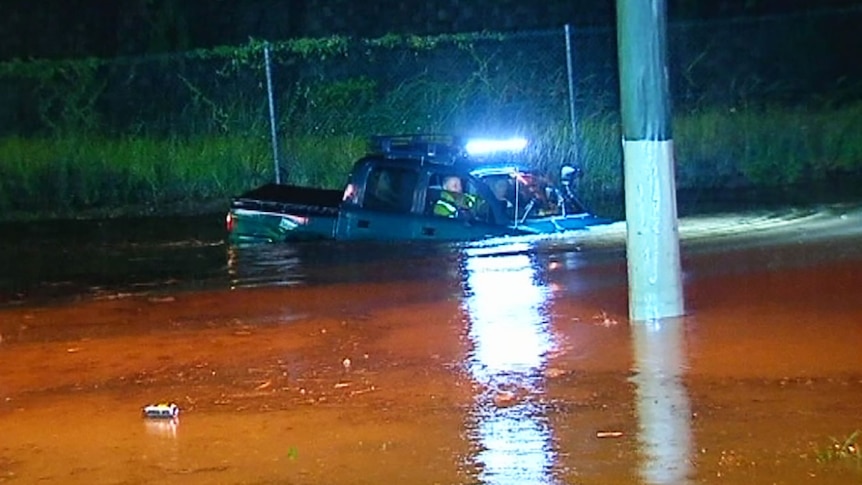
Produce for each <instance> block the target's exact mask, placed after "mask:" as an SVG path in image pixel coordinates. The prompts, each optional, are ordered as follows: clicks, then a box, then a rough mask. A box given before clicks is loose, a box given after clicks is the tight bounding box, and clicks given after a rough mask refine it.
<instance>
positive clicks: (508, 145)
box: [464, 138, 527, 155]
mask: <svg viewBox="0 0 862 485" xmlns="http://www.w3.org/2000/svg"><path fill="white" fill-rule="evenodd" d="M526 146H527V140H525V139H523V138H509V139H508V140H490V139H476V140H470V141H468V142H467V145H466V146H465V147H464V148H465V149H466V150H467V153H469V154H470V155H487V154H489V153H495V152H520V151H521V150H523V149H524V148H526Z"/></svg>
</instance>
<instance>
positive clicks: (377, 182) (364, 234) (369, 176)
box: [336, 164, 419, 240]
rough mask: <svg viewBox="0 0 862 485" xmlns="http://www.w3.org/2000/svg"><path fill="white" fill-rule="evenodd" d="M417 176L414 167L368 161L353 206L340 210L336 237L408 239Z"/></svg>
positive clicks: (410, 235) (410, 234) (410, 233)
mask: <svg viewBox="0 0 862 485" xmlns="http://www.w3.org/2000/svg"><path fill="white" fill-rule="evenodd" d="M418 178H419V175H418V172H417V171H416V169H415V168H413V167H410V166H406V167H405V166H398V165H389V164H371V165H370V166H369V167H368V168H367V172H366V174H365V186H364V188H363V189H362V193H361V194H360V195H359V201H358V203H357V204H355V205H351V206H345V207H343V209H342V211H341V212H340V213H339V217H338V227H337V228H336V233H337V237H338V238H339V239H381V240H383V239H410V238H411V237H412V231H411V230H410V224H409V222H410V219H411V218H412V216H413V214H412V211H413V207H414V203H415V195H416V184H417V181H418Z"/></svg>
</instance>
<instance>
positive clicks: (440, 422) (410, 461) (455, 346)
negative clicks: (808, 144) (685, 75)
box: [0, 206, 862, 485]
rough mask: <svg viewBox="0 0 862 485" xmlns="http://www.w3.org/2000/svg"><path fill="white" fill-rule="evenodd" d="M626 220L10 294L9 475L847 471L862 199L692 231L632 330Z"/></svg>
mask: <svg viewBox="0 0 862 485" xmlns="http://www.w3.org/2000/svg"><path fill="white" fill-rule="evenodd" d="M622 231H623V229H622V226H620V225H614V226H611V227H608V228H605V229H602V230H598V231H594V232H593V233H590V234H587V235H583V234H582V235H570V236H566V237H557V238H553V239H551V240H545V241H531V240H523V241H519V240H506V241H501V242H497V243H494V244H483V245H475V246H463V247H451V248H439V247H438V248H427V251H426V250H424V249H422V248H412V249H409V250H407V251H404V250H403V249H397V250H396V249H395V248H394V247H392V246H388V247H387V246H386V245H381V246H379V247H377V248H376V249H375V248H371V249H367V248H366V250H368V251H369V253H368V256H367V257H366V258H365V259H361V260H349V259H348V260H339V259H338V258H336V259H334V260H331V259H330V260H326V262H325V263H320V264H318V265H316V266H315V263H313V262H309V261H310V260H313V259H314V258H313V257H311V256H309V254H318V253H315V251H318V252H321V251H322V252H328V251H331V250H334V249H338V250H342V251H346V250H348V248H347V247H345V246H324V249H320V248H319V247H317V248H315V247H310V246H302V247H300V248H299V249H295V248H291V247H289V246H286V245H285V246H283V248H286V249H278V248H276V249H273V248H271V247H270V248H261V247H250V248H235V247H228V246H224V245H223V244H220V243H218V242H215V241H213V242H211V243H207V242H206V241H203V242H202V243H201V244H198V245H197V247H205V248H214V249H206V251H215V252H217V253H218V254H220V255H221V256H220V258H222V260H221V261H220V262H219V263H218V265H217V267H216V268H215V269H212V268H210V269H206V268H204V269H199V271H198V270H196V272H192V273H191V274H193V275H192V276H189V277H188V280H187V281H185V284H180V285H175V284H173V282H174V281H175V280H176V279H177V278H175V276H174V275H172V274H170V271H169V269H165V267H167V266H168V265H169V262H170V259H161V260H159V261H160V263H159V264H161V265H163V267H162V268H161V269H160V270H163V271H164V272H165V273H164V274H161V273H159V275H161V276H159V275H157V276H158V277H155V278H152V277H151V276H152V275H151V276H147V277H146V278H145V279H147V281H150V282H151V283H150V284H148V285H144V286H142V287H140V286H139V287H135V288H137V289H135V288H132V289H129V288H127V287H122V285H116V284H115V285H114V286H113V287H112V288H114V290H111V289H110V288H109V289H108V290H106V289H105V287H104V286H100V285H98V284H97V283H98V282H97V281H96V282H94V281H90V280H87V279H86V278H83V279H84V280H86V283H87V284H91V285H93V286H92V287H93V288H99V291H85V292H77V293H75V292H67V293H66V294H63V295H61V296H59V297H58V296H56V295H54V296H53V297H52V298H33V297H28V296H27V295H28V294H29V293H28V291H31V290H32V288H33V287H34V286H33V285H30V284H29V283H28V284H27V285H23V286H25V288H23V289H22V288H21V287H16V288H13V289H12V290H8V292H9V293H8V294H9V295H13V296H12V297H9V298H7V302H6V303H7V304H5V305H4V306H3V307H2V308H0V339H2V340H0V364H2V365H0V483H22V484H24V483H62V484H85V483H86V484H93V483H100V484H135V483H176V484H198V483H200V484H204V483H237V484H248V483H251V484H255V483H260V484H270V483H272V484H275V483H289V484H381V483H399V484H400V483H404V484H462V483H464V484H467V483H471V484H472V483H482V484H686V483H692V484H693V483H702V484H797V483H811V484H842V485H845V484H848V483H860V481H862V458H860V455H859V451H858V445H856V446H857V447H856V448H854V447H853V445H854V444H856V443H858V441H857V440H856V439H853V436H852V435H853V433H854V431H856V430H860V429H862V369H860V364H862V350H860V349H862V292H860V283H862V211H860V210H859V209H858V207H852V206H850V207H843V206H833V207H828V208H824V209H821V210H813V211H807V212H801V213H800V212H792V211H791V212H788V213H782V214H775V213H772V214H768V215H758V214H748V215H738V214H737V215H730V216H727V217H718V216H716V217H712V218H710V217H700V218H689V219H685V220H683V222H682V224H681V233H682V236H683V244H682V254H683V268H684V284H685V299H686V309H687V315H686V316H685V317H682V318H679V319H668V320H664V321H659V322H651V323H646V324H640V323H639V324H630V323H629V321H628V320H627V295H626V285H625V282H626V277H625V272H626V267H625V258H624V252H623V248H624V245H623V239H622V238H623V232H622ZM88 244H89V243H88ZM123 244H125V243H123ZM123 244H121V243H120V242H117V241H113V242H111V243H110V244H109V247H110V248H114V247H117V246H123ZM88 247H89V246H88ZM124 247H131V248H133V249H134V250H136V251H139V250H140V247H139V246H138V245H136V244H126V246H124ZM165 247H167V248H169V250H171V251H173V250H176V251H179V250H180V249H176V248H177V247H179V248H183V247H185V246H183V245H167V246H165ZM6 249H7V250H9V251H12V249H10V247H7V248H6ZM103 249H105V248H103ZM15 250H16V251H20V252H19V253H15V254H16V256H15V259H17V260H20V259H21V258H25V259H26V257H29V256H26V255H27V254H29V253H27V252H26V250H25V249H21V248H18V249H15ZM267 251H282V252H281V253H276V254H278V255H279V256H278V257H277V258H273V257H270V256H267V257H264V258H263V259H261V256H260V254H262V253H265V252H267ZM398 251H402V252H401V253H398ZM100 252H102V253H106V254H107V256H105V257H110V254H109V253H111V252H110V251H107V250H100ZM393 252H394V253H397V254H396V256H397V257H391V256H386V254H389V253H393ZM183 254H185V253H183ZM429 254H430V255H429ZM22 255H23V256H22ZM124 257H125V256H117V259H118V260H120V259H123V258H124ZM255 258H257V259H255ZM267 258H269V259H267ZM303 258H305V259H304V260H303ZM7 263H8V264H9V265H13V263H14V261H12V260H11V259H10V260H9V261H7ZM106 264H108V265H110V263H106ZM255 265H257V266H258V267H259V266H261V265H263V266H266V267H269V268H270V269H269V271H272V272H274V273H269V276H266V275H265V274H264V275H263V276H261V275H262V274H263V273H261V272H258V273H255V274H251V275H248V274H246V275H245V276H243V274H244V272H247V271H251V272H252V273H254V271H252V270H250V269H249V268H250V267H254V266H255ZM23 266H26V265H25V264H21V265H20V266H14V267H15V268H20V267H23ZM46 266H51V265H50V264H48V265H46ZM143 266H146V264H143ZM151 266H152V264H151ZM290 268H292V269H290ZM133 273H134V272H133V271H131V270H129V271H128V274H129V278H131V279H134V278H135V277H136V276H134V275H133ZM272 274H275V275H277V276H276V277H273V276H272ZM286 274H287V276H285V275H286ZM194 275H205V276H201V279H204V280H208V281H209V284H199V285H197V286H196V284H195V277H194ZM214 275H215V276H214ZM73 276H74V275H73ZM73 276H68V275H67V276H63V277H58V281H60V280H62V281H63V282H65V283H64V284H66V285H67V286H68V285H69V284H70V283H69V279H74V277H73ZM27 278H28V281H31V280H32V281H35V280H38V279H39V278H40V277H39V276H38V275H37V276H33V275H32V274H31V275H29V276H27ZM159 278H161V279H159ZM13 279H14V278H13ZM49 279H50V278H49ZM96 279H98V278H96ZM103 279H111V278H106V277H103ZM153 280H157V281H161V284H152V281H153ZM9 281H11V280H9ZM57 284H58V283H56V282H55V283H52V284H51V285H50V286H52V287H54V286H56V285H57ZM9 285H11V286H15V285H14V284H13V283H10V284H9ZM72 286H74V284H72ZM132 286H134V285H132ZM22 295H23V296H22ZM155 402H174V403H176V404H178V405H179V407H180V409H181V411H180V414H179V417H178V419H176V420H154V419H144V418H143V417H142V416H141V407H142V406H143V405H145V404H148V403H155ZM860 441H862V440H860Z"/></svg>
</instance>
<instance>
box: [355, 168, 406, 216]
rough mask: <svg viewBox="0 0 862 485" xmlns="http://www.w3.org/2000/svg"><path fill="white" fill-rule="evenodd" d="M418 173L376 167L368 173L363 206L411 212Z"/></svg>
mask: <svg viewBox="0 0 862 485" xmlns="http://www.w3.org/2000/svg"><path fill="white" fill-rule="evenodd" d="M417 178H418V177H417V174H416V172H415V171H413V170H409V169H401V168H396V167H374V168H372V169H371V171H370V172H369V173H368V182H367V184H366V187H365V198H364V201H363V207H365V208H366V209H374V210H386V211H394V212H410V210H411V209H412V208H413V193H414V190H415V189H416V181H417Z"/></svg>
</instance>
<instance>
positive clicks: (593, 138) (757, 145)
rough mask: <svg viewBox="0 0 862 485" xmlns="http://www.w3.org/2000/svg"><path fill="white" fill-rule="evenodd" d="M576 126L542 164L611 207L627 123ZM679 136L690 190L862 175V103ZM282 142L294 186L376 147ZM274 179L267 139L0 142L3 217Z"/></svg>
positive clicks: (347, 139) (170, 199) (285, 176)
mask: <svg viewBox="0 0 862 485" xmlns="http://www.w3.org/2000/svg"><path fill="white" fill-rule="evenodd" d="M338 102H339V103H341V102H343V101H338ZM577 128H578V133H577V142H576V143H572V142H571V133H570V130H569V128H568V127H561V128H558V129H554V128H553V127H551V128H547V129H546V131H544V132H538V136H537V137H534V139H533V146H534V151H533V153H531V156H532V157H534V158H535V159H536V160H537V161H539V162H540V165H542V164H543V165H544V166H543V168H546V169H547V170H548V172H550V173H552V174H553V173H555V172H556V170H558V167H559V165H560V163H562V162H563V161H568V162H572V161H576V162H578V163H580V164H581V165H582V166H583V167H584V169H585V172H586V175H585V177H584V179H583V180H582V184H581V190H582V191H583V192H584V197H585V199H586V200H587V201H588V202H594V203H597V204H601V202H602V201H603V200H606V198H607V197H609V196H618V195H619V193H620V191H621V187H622V175H621V172H622V170H621V160H620V157H621V155H620V143H619V122H618V120H617V118H616V116H614V115H612V114H604V115H601V114H599V115H597V116H595V117H593V118H587V119H584V120H583V121H581V123H580V124H579V125H578V127H577ZM674 131H675V134H674V142H675V151H676V163H677V186H678V187H679V188H683V189H703V190H721V189H727V188H752V187H753V188H765V189H770V188H780V187H788V186H796V185H800V184H801V185H805V184H816V183H818V182H822V181H824V180H828V179H829V178H832V177H836V176H841V175H843V174H853V175H857V176H858V174H860V173H862V137H860V136H858V135H857V134H858V133H862V103H855V104H851V105H847V106H843V107H840V108H832V109H829V110H825V109H824V110H822V111H814V110H812V109H810V108H805V109H803V108H794V109H780V108H774V107H773V108H768V109H759V110H741V109H737V110H727V109H719V108H713V109H704V110H698V111H692V112H689V113H682V114H678V115H677V116H676V118H675V123H674ZM279 143H280V146H279V149H280V152H281V154H282V174H281V175H282V180H283V181H284V182H287V183H293V184H300V185H311V186H318V187H328V188H339V187H341V186H342V184H343V183H344V181H345V178H346V175H347V173H348V172H349V170H350V167H351V165H352V162H353V161H355V160H356V159H357V158H359V157H360V156H361V155H362V153H363V152H364V149H365V146H366V139H365V137H363V136H358V135H340V136H339V135H329V136H324V135H319V136H313V135H304V136H300V135H295V136H292V137H283V138H282V139H281V140H279ZM575 147H576V148H575ZM273 178H274V175H273V163H272V147H271V144H270V140H269V139H268V138H266V137H265V136H262V135H261V136H257V137H244V136H230V135H225V136H207V137H189V138H179V137H174V138H164V139H162V138H156V137H145V136H127V137H122V138H105V137H94V136H91V135H77V136H76V135H68V134H67V135H62V136H54V137H45V138H38V137H33V138H22V137H19V136H12V137H5V138H0V210H2V211H3V218H4V219H8V218H22V217H34V216H39V217H74V216H77V215H80V214H82V213H83V214H86V213H93V214H99V215H121V214H124V213H129V212H132V213H159V212H164V211H171V210H175V209H176V208H182V209H186V210H195V208H196V207H197V210H206V209H210V208H212V207H213V205H212V204H215V206H216V207H217V206H218V204H219V203H221V204H225V203H226V202H227V200H228V198H229V197H230V196H231V195H235V194H237V193H239V192H242V191H244V190H246V189H249V188H251V187H254V186H256V185H259V184H262V183H264V182H267V181H271V180H273Z"/></svg>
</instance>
